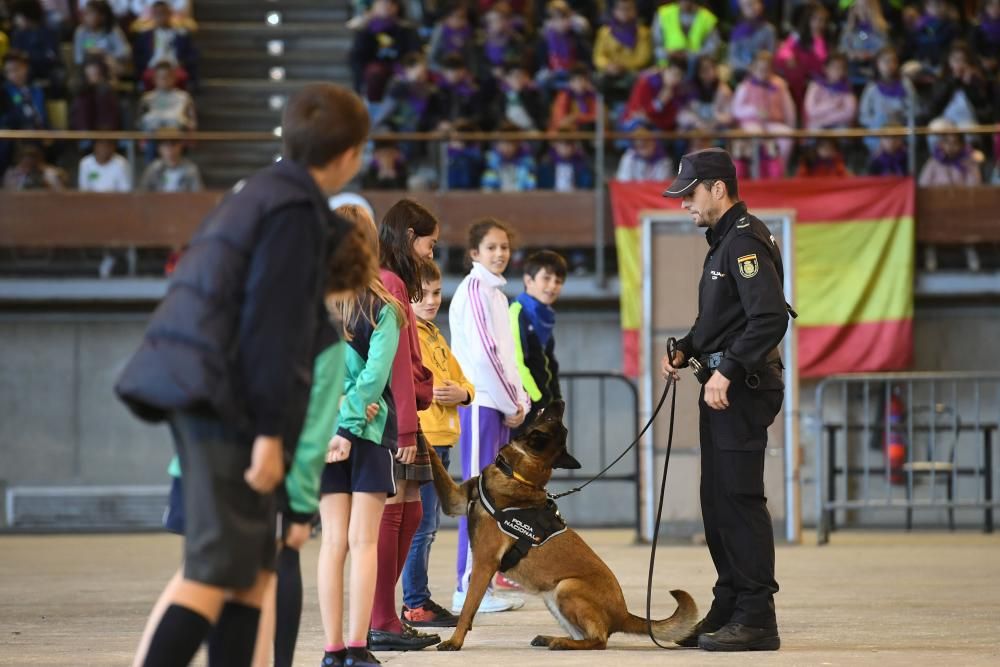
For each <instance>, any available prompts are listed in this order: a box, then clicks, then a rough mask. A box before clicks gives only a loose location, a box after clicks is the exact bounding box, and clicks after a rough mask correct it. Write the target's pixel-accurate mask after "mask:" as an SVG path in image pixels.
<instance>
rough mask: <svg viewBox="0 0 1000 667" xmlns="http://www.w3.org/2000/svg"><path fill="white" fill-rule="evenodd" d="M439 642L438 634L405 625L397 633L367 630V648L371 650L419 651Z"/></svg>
mask: <svg viewBox="0 0 1000 667" xmlns="http://www.w3.org/2000/svg"><path fill="white" fill-rule="evenodd" d="M440 642H441V637H440V636H438V635H428V634H425V633H423V632H419V631H417V630H414V629H413V628H411V627H408V626H406V625H404V626H403V631H402V632H401V633H399V634H397V633H395V632H388V631H387V630H369V631H368V648H369V649H370V650H372V651H419V650H421V649H425V648H427V647H428V646H434V644H438V643H440Z"/></svg>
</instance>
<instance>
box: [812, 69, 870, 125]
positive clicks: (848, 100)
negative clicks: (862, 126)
mask: <svg viewBox="0 0 1000 667" xmlns="http://www.w3.org/2000/svg"><path fill="white" fill-rule="evenodd" d="M845 83H846V82H845ZM857 112H858V100H857V99H856V98H855V97H854V93H853V92H851V89H850V87H849V85H847V86H846V87H845V89H844V90H841V89H840V87H839V86H830V85H828V84H827V83H826V82H824V81H810V82H809V86H808V87H807V88H806V100H805V104H804V105H803V109H802V115H803V116H805V123H806V128H807V129H810V130H822V129H828V128H839V127H851V126H852V125H854V120H855V117H856V115H857Z"/></svg>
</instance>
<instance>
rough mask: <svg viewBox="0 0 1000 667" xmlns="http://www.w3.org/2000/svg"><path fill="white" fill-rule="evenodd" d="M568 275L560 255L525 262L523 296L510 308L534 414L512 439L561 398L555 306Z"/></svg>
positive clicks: (543, 252)
mask: <svg viewBox="0 0 1000 667" xmlns="http://www.w3.org/2000/svg"><path fill="white" fill-rule="evenodd" d="M566 273H567V269H566V260H565V259H563V257H562V256H561V255H559V254H557V253H555V252H552V251H551V250H541V251H539V252H536V253H532V254H531V255H529V256H528V258H527V259H526V260H525V262H524V292H522V293H521V294H520V295H519V296H518V297H517V299H515V300H514V302H513V303H512V304H510V326H511V329H512V330H513V333H514V355H515V358H516V361H517V370H518V373H519V374H520V375H521V383H522V384H523V385H524V389H525V391H527V392H528V397H529V398H530V399H531V410H530V411H529V412H528V414H527V416H526V417H525V418H524V423H522V424H521V426H519V427H518V428H517V429H515V430H514V432H513V433H512V434H511V435H512V436H513V437H517V435H518V434H520V433H522V432H523V431H524V430H526V429H527V428H528V427H530V426H531V423H532V422H533V421H534V420H535V417H536V416H537V415H538V412H539V411H540V410H541V409H542V408H544V407H545V406H547V405H548V404H549V403H551V402H552V401H554V400H557V399H561V398H562V390H561V389H560V388H559V362H557V361H556V354H555V348H556V339H555V336H554V335H553V329H554V328H555V325H556V311H555V310H553V309H552V304H554V303H555V302H556V300H557V299H558V298H559V295H560V294H561V293H562V288H563V283H565V282H566Z"/></svg>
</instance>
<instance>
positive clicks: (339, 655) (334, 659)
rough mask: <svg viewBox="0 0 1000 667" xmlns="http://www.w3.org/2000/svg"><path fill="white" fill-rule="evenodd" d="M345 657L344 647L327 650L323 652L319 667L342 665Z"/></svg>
mask: <svg viewBox="0 0 1000 667" xmlns="http://www.w3.org/2000/svg"><path fill="white" fill-rule="evenodd" d="M346 657H347V649H346V648H342V649H340V650H339V651H327V652H326V653H324V654H323V659H322V660H321V661H320V663H319V667H343V666H344V658H346Z"/></svg>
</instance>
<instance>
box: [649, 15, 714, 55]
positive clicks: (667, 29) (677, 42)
mask: <svg viewBox="0 0 1000 667" xmlns="http://www.w3.org/2000/svg"><path fill="white" fill-rule="evenodd" d="M657 15H658V16H659V18H660V29H661V30H662V31H663V45H664V46H665V47H666V49H667V51H669V52H673V51H690V52H692V53H694V52H697V51H700V50H701V47H702V45H703V44H704V43H705V40H706V39H708V36H709V35H710V34H712V31H713V30H715V25H716V24H717V23H718V22H719V20H718V19H717V18H715V14H713V13H712V12H710V11H708V10H707V9H705V8H704V7H699V8H698V10H697V11H696V12H695V13H694V22H693V23H692V24H691V30H690V31H689V32H688V33H687V34H685V33H684V29H683V28H682V27H681V8H680V6H679V5H678V4H677V3H671V4H669V5H664V6H663V7H660V9H659V10H658V11H657Z"/></svg>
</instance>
